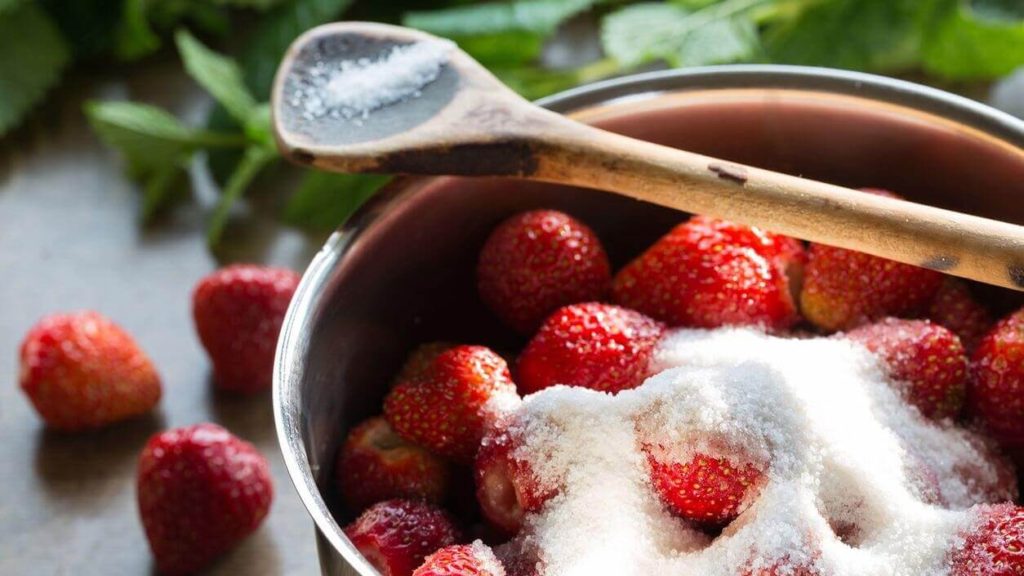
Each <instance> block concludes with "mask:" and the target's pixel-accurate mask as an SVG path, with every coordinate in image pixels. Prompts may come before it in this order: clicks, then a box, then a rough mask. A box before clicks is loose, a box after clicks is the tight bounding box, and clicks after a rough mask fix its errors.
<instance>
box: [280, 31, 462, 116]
mask: <svg viewBox="0 0 1024 576" xmlns="http://www.w3.org/2000/svg"><path fill="white" fill-rule="evenodd" d="M454 48H455V44H454V43H453V42H450V41H448V40H423V41H419V42H413V43H411V44H404V45H399V46H394V47H392V48H391V49H390V50H386V51H384V52H383V53H382V54H380V55H379V56H378V57H376V58H366V57H364V58H357V59H350V60H342V61H341V62H338V63H336V64H333V65H332V64H327V63H324V62H317V63H315V64H314V65H313V66H311V67H310V68H309V69H307V70H305V71H303V73H302V74H300V75H299V77H298V78H297V79H296V86H295V87H294V88H293V90H292V93H291V95H290V103H291V105H292V106H295V107H297V108H300V109H301V112H302V115H303V116H304V117H306V118H307V119H315V118H321V117H324V116H330V117H333V118H345V119H355V120H359V119H364V118H366V117H368V116H369V115H370V113H371V112H373V111H374V110H378V109H380V108H384V107H386V106H390V105H392V104H395V103H397V102H401V101H403V100H406V99H409V98H417V97H419V96H420V94H421V91H422V90H423V89H424V88H426V87H427V86H428V85H430V84H431V83H433V82H434V81H436V80H437V79H438V77H440V75H441V72H442V70H443V69H444V67H445V66H446V65H447V64H448V58H449V55H450V53H451V51H452V50H453V49H454Z"/></svg>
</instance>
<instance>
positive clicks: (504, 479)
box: [475, 426, 557, 535]
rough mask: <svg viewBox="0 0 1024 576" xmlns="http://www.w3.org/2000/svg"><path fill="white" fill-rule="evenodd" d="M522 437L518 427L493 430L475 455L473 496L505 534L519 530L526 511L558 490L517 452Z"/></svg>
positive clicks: (533, 508)
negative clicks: (544, 481)
mask: <svg viewBox="0 0 1024 576" xmlns="http://www.w3.org/2000/svg"><path fill="white" fill-rule="evenodd" d="M521 445H522V440H521V437H520V435H519V434H518V433H517V430H516V429H514V428H511V427H507V426H503V427H499V428H495V429H493V430H492V431H491V432H490V433H489V434H488V435H487V436H485V437H484V441H483V443H482V444H481V446H480V451H479V452H478V453H477V456H476V466H475V476H476V496H477V501H478V502H479V503H480V510H481V512H483V515H484V517H485V518H487V520H488V522H490V523H491V525H492V526H494V527H495V528H497V529H498V530H500V531H501V532H503V533H505V534H507V535H513V534H515V533H517V532H519V529H520V528H521V527H522V524H523V517H524V516H525V515H526V513H527V512H536V511H538V510H540V509H541V507H543V506H544V503H546V502H547V501H548V500H550V499H551V498H552V497H553V496H554V495H555V493H556V492H557V489H556V488H554V487H551V486H543V485H542V484H541V482H540V480H539V479H538V478H537V476H536V475H535V474H534V473H533V470H532V468H531V467H530V464H529V462H527V461H526V460H525V459H523V458H522V457H520V455H519V454H517V451H518V450H519V448H520V447H521Z"/></svg>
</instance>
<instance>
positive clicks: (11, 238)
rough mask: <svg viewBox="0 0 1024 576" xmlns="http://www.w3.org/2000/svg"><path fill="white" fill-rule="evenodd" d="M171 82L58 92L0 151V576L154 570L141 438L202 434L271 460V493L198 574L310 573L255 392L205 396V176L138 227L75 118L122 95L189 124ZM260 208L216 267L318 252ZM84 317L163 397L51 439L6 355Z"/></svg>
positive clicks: (189, 111) (144, 80)
mask: <svg viewBox="0 0 1024 576" xmlns="http://www.w3.org/2000/svg"><path fill="white" fill-rule="evenodd" d="M177 69H179V66H178V65H177V64H176V63H172V62H168V63H166V64H164V65H161V66H158V67H157V68H156V69H155V70H149V71H140V70H133V71H132V72H131V74H130V76H131V77H132V80H131V82H130V83H129V84H125V83H122V82H120V81H118V80H115V79H113V78H110V79H103V78H100V79H91V80H88V81H86V80H82V79H79V80H72V83H71V84H70V85H68V86H66V87H65V89H64V90H63V92H62V94H63V96H61V97H58V98H57V99H56V101H55V102H51V103H50V104H48V105H47V106H46V109H45V110H44V111H43V113H42V114H39V115H37V116H36V117H35V118H34V119H33V121H32V125H31V126H28V127H26V128H25V129H22V130H20V131H19V132H18V133H17V134H16V136H15V138H14V139H13V140H12V141H8V142H7V143H5V144H4V145H2V146H0V278H2V281H0V374H2V375H5V377H4V378H2V380H0V381H2V382H3V385H0V439H2V440H0V574H11V575H14V574H26V575H27V574H33V575H36V574H38V575H50V574H53V575H58V574H75V575H78V576H88V575H92V574H97V575H99V574H102V575H104V576H120V575H137V574H149V573H151V572H153V563H152V560H151V558H150V554H149V549H148V547H147V545H146V541H145V536H144V535H143V532H142V528H141V525H140V523H139V521H138V517H137V509H136V505H135V487H134V476H135V465H136V459H137V456H138V453H139V451H140V450H141V448H142V446H143V444H144V443H145V441H146V439H147V438H148V437H149V435H150V434H152V433H154V432H156V431H157V430H159V429H161V428H164V427H172V426H182V425H187V424H192V423H196V422H201V421H214V422H219V423H221V424H223V425H224V426H226V427H228V428H229V429H230V430H232V431H233V432H234V433H235V434H238V435H239V436H241V437H243V438H245V439H247V440H249V441H251V442H253V443H255V444H256V445H257V446H258V447H259V449H260V450H261V451H263V453H264V454H266V455H267V457H268V458H269V460H270V462H271V465H272V468H273V473H274V481H275V489H276V493H277V494H276V498H275V502H274V505H273V508H272V510H271V513H270V516H269V518H268V520H267V522H266V523H265V524H264V526H263V527H262V528H261V529H260V530H259V531H258V532H257V533H256V534H255V536H254V537H252V538H250V539H249V540H248V541H247V542H245V543H244V544H243V545H242V546H241V547H239V548H238V549H236V550H235V551H234V552H232V553H231V554H229V555H228V556H226V557H225V558H224V559H223V561H221V562H219V563H218V564H217V565H216V566H215V567H214V568H213V569H212V570H211V571H210V572H209V573H210V574H223V575H227V574H245V575H247V576H263V575H265V576H272V575H278V574H289V575H292V574H295V575H304V574H305V575H313V574H317V573H318V568H317V559H316V551H315V544H314V537H313V526H312V521H311V520H310V519H309V517H308V516H307V515H306V511H305V509H304V508H303V506H302V504H301V502H300V501H299V499H298V496H297V495H296V493H295V491H294V490H293V488H292V485H291V482H290V480H289V479H288V477H287V474H286V472H285V469H284V463H283V461H282V459H281V455H280V450H279V448H278V444H277V439H276V436H275V432H274V422H273V414H272V409H271V398H270V395H269V393H267V394H262V395H259V396H256V397H251V398H238V397H230V396H222V395H218V394H214V393H212V392H211V389H210V385H209V382H208V378H209V371H210V370H209V363H208V361H207V359H206V356H205V354H204V353H203V350H202V348H201V347H200V345H199V342H198V340H197V338H196V336H195V332H194V329H193V326H192V319H191V312H190V292H191V289H192V286H193V284H194V283H195V281H196V280H197V279H198V278H199V277H200V276H202V275H203V274H206V273H207V272H209V271H210V270H212V269H214V268H215V267H216V266H218V264H219V262H218V258H216V257H215V255H212V254H211V253H210V252H209V251H208V250H207V248H206V246H205V244H204V239H203V233H202V230H203V226H204V222H203V215H204V211H203V210H202V206H203V205H209V204H210V203H211V202H212V201H213V200H214V199H215V193H214V192H213V191H212V189H210V187H209V186H208V179H205V178H203V177H201V176H197V177H196V178H194V180H195V181H196V183H197V184H198V186H197V189H198V190H199V193H198V199H197V201H196V202H194V203H184V204H182V205H181V206H180V207H179V208H177V209H176V210H174V211H173V212H172V213H171V214H169V215H167V216H166V217H164V218H162V219H161V220H160V221H159V222H157V223H156V224H155V225H153V226H149V227H146V228H143V227H142V226H140V225H139V222H138V209H139V199H140V196H139V193H138V191H137V190H136V189H135V188H134V187H133V186H132V185H131V184H130V183H129V182H128V181H127V180H126V179H125V178H123V176H122V174H121V166H120V164H119V163H118V160H117V158H116V157H115V156H114V155H113V154H111V152H110V151H109V150H107V149H106V148H105V147H103V146H101V145H100V144H99V143H98V142H97V141H96V140H95V139H94V137H93V136H92V134H91V132H90V131H89V129H88V127H87V126H86V123H85V121H84V119H83V118H82V116H81V114H80V112H79V110H80V106H81V103H82V100H83V99H84V98H86V97H103V98H116V97H128V96H131V97H133V98H140V99H143V100H147V101H150V102H156V103H161V104H165V105H168V106H174V107H175V111H176V112H179V113H184V114H185V115H186V117H188V118H191V119H193V120H195V121H199V120H200V119H201V118H202V117H203V112H204V110H205V108H206V107H207V106H208V103H207V101H206V99H205V98H204V97H203V96H202V95H201V93H199V91H198V89H197V88H196V87H195V86H193V85H192V84H190V83H189V82H188V81H186V80H184V79H183V78H182V77H180V76H179V74H180V73H179V72H177V71H176V70H177ZM122 73H123V71H122ZM258 200H259V201H257V202H255V203H254V204H256V205H257V210H256V214H255V216H253V217H249V218H245V219H244V220H243V219H237V220H236V221H235V223H234V224H233V225H232V226H231V227H229V229H228V233H227V238H226V241H225V244H224V246H223V248H222V249H220V250H219V251H218V256H220V260H221V261H222V263H223V262H226V261H228V260H248V261H264V262H272V263H275V264H282V265H288V266H292V267H293V268H295V269H296V270H302V268H303V267H304V266H305V264H306V262H307V261H308V259H309V257H310V256H311V254H312V251H313V250H314V249H315V248H316V246H318V245H319V243H320V240H321V239H307V238H304V237H302V236H300V235H298V234H297V233H295V232H293V231H287V230H282V229H280V228H279V227H278V226H277V225H276V224H275V223H274V221H273V218H272V217H271V210H265V211H264V212H263V213H261V212H260V210H259V209H258V206H259V205H260V204H261V203H262V204H266V205H271V206H272V205H273V204H274V203H275V202H276V201H275V200H273V198H272V196H269V197H263V198H259V199H258ZM241 222H244V224H240V223H241ZM83 308H90V309H94V310H97V311H99V312H102V313H103V314H106V315H108V316H110V317H111V318H113V319H114V320H115V321H116V322H118V323H120V324H121V325H122V326H124V327H125V328H126V329H127V330H129V331H130V332H131V333H132V334H134V335H135V337H136V338H137V339H138V341H139V342H140V343H141V345H142V347H143V348H144V349H145V350H146V351H147V352H148V353H149V354H150V355H151V356H152V358H153V359H154V361H155V362H156V364H157V366H158V368H159V370H160V373H161V375H162V377H163V384H164V398H163V400H162V401H161V403H160V406H159V408H158V409H157V410H156V411H155V412H154V413H153V414H152V416H151V417H148V418H144V419H141V420H138V421H133V422H128V423H124V424H121V425H117V426H114V427H111V428H109V429H106V430H102V431H99V432H95V433H89V434H84V435H66V434H58V433H54V432H50V431H47V430H46V429H45V428H44V427H43V425H42V424H41V422H40V421H39V419H38V418H37V417H36V414H35V412H34V411H33V410H32V408H31V406H30V405H29V403H28V401H27V400H26V398H25V397H24V395H23V394H22V393H21V391H20V390H19V389H18V386H17V348H18V345H19V344H20V342H21V339H22V337H23V335H24V334H25V332H26V331H27V330H28V328H29V327H30V326H31V325H32V324H33V323H34V322H35V321H36V320H38V319H39V318H40V317H41V316H43V315H45V314H47V313H51V312H55V311H65V310H76V309H83Z"/></svg>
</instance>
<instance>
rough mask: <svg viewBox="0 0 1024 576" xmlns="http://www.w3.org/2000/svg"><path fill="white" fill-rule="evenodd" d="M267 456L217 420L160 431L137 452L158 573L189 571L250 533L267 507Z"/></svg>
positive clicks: (140, 492) (145, 522)
mask: <svg viewBox="0 0 1024 576" xmlns="http://www.w3.org/2000/svg"><path fill="white" fill-rule="evenodd" d="M273 492H274V489H273V485H272V483H271V479H270V468H269V466H268V465H267V461H266V459H265V458H264V457H263V455H262V454H260V453H259V452H258V451H257V450H256V448H255V447H253V445H252V444H249V443H248V442H245V441H242V440H240V439H238V438H236V437H235V436H233V435H232V434H231V433H230V432H228V431H227V430H225V429H223V428H221V427H220V426H217V425H216V424H198V425H195V426H189V427H186V428H177V429H174V430H167V431H164V432H161V433H159V434H156V435H154V436H153V437H152V438H150V439H149V442H147V443H146V446H145V448H143V450H142V456H141V457H140V458H139V470H138V500H139V513H140V515H141V516H142V525H143V527H145V529H146V537H147V538H148V539H149V545H150V547H151V548H152V550H153V555H154V556H155V557H156V563H157V566H158V568H159V569H160V572H161V573H164V574H191V573H194V572H196V571H198V570H200V569H202V568H203V567H205V566H207V565H208V564H210V563H211V562H212V561H213V560H214V559H216V558H217V557H218V556H220V555H222V554H224V553H225V552H227V551H228V550H230V549H231V548H233V547H234V546H235V545H237V544H238V543H239V542H241V541H242V540H243V539H244V538H245V537H246V536H248V535H249V534H251V533H253V532H254V531H256V529H257V528H258V527H259V526H260V523H261V522H263V519H264V518H265V517H266V515H267V512H268V511H269V510H270V502H271V500H272V499H273Z"/></svg>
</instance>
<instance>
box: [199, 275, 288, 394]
mask: <svg viewBox="0 0 1024 576" xmlns="http://www.w3.org/2000/svg"><path fill="white" fill-rule="evenodd" d="M298 285H299V275H298V274H296V273H294V272H292V271H291V270H285V269H283V268H270V267H267V266H256V265H251V264H236V265H233V266H228V267H226V268H222V269H220V270H217V271H216V272H214V273H212V274H210V275H209V276H206V277H205V278H203V279H202V280H200V281H199V283H198V284H197V285H196V287H195V290H194V291H193V292H192V316H193V318H194V319H195V323H196V331H197V332H198V333H199V339H200V340H201V341H202V343H203V347H204V348H206V352H207V353H208V354H209V355H210V359H211V360H212V361H213V371H214V380H215V382H216V385H217V386H218V387H219V388H221V389H223V390H229V391H231V392H244V393H252V392H258V391H260V390H265V389H267V388H269V387H270V384H271V377H272V375H273V368H274V352H275V350H276V348H277V336H278V333H279V332H280V331H281V324H282V323H283V322H284V314H285V312H286V311H287V310H288V304H289V303H290V302H291V299H292V295H293V294H294V293H295V288H296V287H297V286H298Z"/></svg>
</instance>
